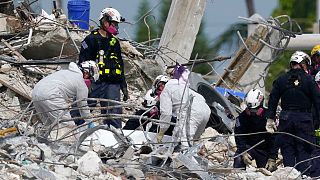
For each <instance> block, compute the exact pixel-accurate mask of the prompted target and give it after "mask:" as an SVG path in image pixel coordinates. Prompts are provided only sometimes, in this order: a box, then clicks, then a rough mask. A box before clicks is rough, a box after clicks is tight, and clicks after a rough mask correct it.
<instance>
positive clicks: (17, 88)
mask: <svg viewBox="0 0 320 180" xmlns="http://www.w3.org/2000/svg"><path fill="white" fill-rule="evenodd" d="M0 83H1V84H3V85H4V86H6V87H8V88H9V89H11V90H12V91H14V92H16V93H17V94H19V95H20V96H22V97H24V98H26V99H28V100H30V101H31V99H32V96H31V93H32V88H31V87H29V86H28V85H26V84H25V83H23V82H22V81H20V80H18V79H13V78H10V77H9V75H6V74H0Z"/></svg>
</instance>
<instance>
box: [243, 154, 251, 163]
mask: <svg viewBox="0 0 320 180" xmlns="http://www.w3.org/2000/svg"><path fill="white" fill-rule="evenodd" d="M242 160H243V162H244V163H245V164H246V165H249V164H251V163H252V157H251V156H250V154H249V153H247V152H246V153H244V154H243V155H242Z"/></svg>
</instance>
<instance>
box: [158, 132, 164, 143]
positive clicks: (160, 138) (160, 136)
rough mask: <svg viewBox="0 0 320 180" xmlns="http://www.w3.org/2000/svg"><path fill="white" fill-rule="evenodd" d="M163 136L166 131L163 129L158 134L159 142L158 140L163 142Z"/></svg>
mask: <svg viewBox="0 0 320 180" xmlns="http://www.w3.org/2000/svg"><path fill="white" fill-rule="evenodd" d="M163 136H164V132H163V131H160V132H159V133H158V134H157V142H158V143H161V142H162V139H163Z"/></svg>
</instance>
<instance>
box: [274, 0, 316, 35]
mask: <svg viewBox="0 0 320 180" xmlns="http://www.w3.org/2000/svg"><path fill="white" fill-rule="evenodd" d="M315 12H316V1H315V0H303V1H301V0H290V1H288V0H279V6H278V7H277V8H276V9H275V10H274V11H273V13H272V15H273V17H276V16H279V15H288V16H290V17H291V18H292V19H294V20H296V21H297V22H298V24H299V25H300V26H301V28H302V29H303V31H304V32H310V31H311V30H310V28H311V27H312V24H313V22H315V20H316V13H315Z"/></svg>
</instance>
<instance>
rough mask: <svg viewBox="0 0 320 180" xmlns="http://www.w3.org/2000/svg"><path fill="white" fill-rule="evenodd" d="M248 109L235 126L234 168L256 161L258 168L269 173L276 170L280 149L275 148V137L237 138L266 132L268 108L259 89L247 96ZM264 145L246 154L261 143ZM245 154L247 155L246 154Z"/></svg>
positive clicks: (263, 135) (265, 135)
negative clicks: (264, 104)
mask: <svg viewBox="0 0 320 180" xmlns="http://www.w3.org/2000/svg"><path fill="white" fill-rule="evenodd" d="M244 100H245V104H246V106H247V107H246V109H245V110H244V111H243V112H242V113H240V115H239V116H238V118H237V120H236V125H235V131H234V133H235V140H236V144H237V151H236V153H235V156H237V155H239V154H241V153H243V154H242V155H241V156H237V157H236V158H235V159H234V164H233V166H234V167H235V168H246V165H249V164H250V165H251V163H252V160H253V159H255V160H256V164H257V167H258V168H264V167H265V168H266V169H268V170H269V171H275V170H276V168H277V167H276V158H277V155H278V151H277V150H278V149H277V148H276V146H275V136H274V135H272V134H270V133H264V134H256V135H250V136H241V135H239V136H237V134H249V133H255V132H263V131H265V126H266V123H267V119H266V108H265V107H264V106H263V102H264V95H263V93H262V92H261V91H260V90H259V89H251V90H250V91H249V92H248V93H247V94H246V96H245V99H244ZM262 140H264V142H263V143H261V144H260V145H258V146H256V147H255V148H253V149H251V150H249V151H248V152H245V151H246V150H247V149H249V148H251V147H252V146H254V145H256V144H257V143H259V142H260V141H262ZM244 152H245V153H244Z"/></svg>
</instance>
